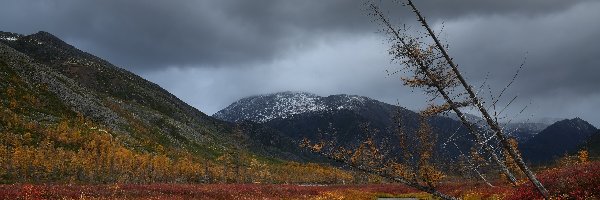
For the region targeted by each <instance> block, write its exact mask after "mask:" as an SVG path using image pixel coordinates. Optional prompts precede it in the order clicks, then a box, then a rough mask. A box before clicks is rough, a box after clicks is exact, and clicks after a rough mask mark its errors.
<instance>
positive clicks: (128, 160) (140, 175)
mask: <svg viewBox="0 0 600 200" xmlns="http://www.w3.org/2000/svg"><path fill="white" fill-rule="evenodd" d="M0 76H1V79H2V80H7V81H2V82H1V83H0V91H1V93H0V97H1V104H0V109H1V110H2V118H1V119H2V121H1V122H2V123H0V124H1V125H2V126H0V131H1V132H2V133H4V134H3V137H2V138H0V139H1V141H2V145H3V146H4V147H5V148H2V149H3V150H6V151H3V152H0V153H2V154H3V158H11V157H12V158H14V159H22V160H10V159H8V160H6V159H4V160H2V162H8V163H4V164H6V165H2V166H11V167H10V168H8V169H5V170H3V171H2V172H1V173H8V174H4V175H2V176H3V177H4V178H2V181H3V182H14V181H24V180H30V179H33V178H36V176H30V175H26V174H31V173H39V174H38V176H39V177H37V178H36V179H43V180H45V181H57V180H62V181H64V180H69V179H72V180H77V181H82V182H89V181H92V180H93V181H102V182H105V181H107V182H111V181H115V178H116V177H120V176H119V174H118V173H113V174H111V173H106V174H109V175H110V177H103V178H98V179H93V178H91V177H102V176H104V175H102V174H103V173H100V172H99V171H95V170H93V169H95V168H96V169H103V170H109V171H110V170H117V169H115V168H114V166H115V165H117V164H118V165H119V166H120V165H127V166H129V168H128V167H124V168H121V169H120V170H121V171H122V173H127V171H130V172H129V173H133V172H135V173H136V175H135V176H134V175H129V176H125V178H124V179H125V180H123V181H130V182H154V181H159V182H162V181H174V180H180V181H195V182H197V181H204V182H210V181H216V180H221V181H232V180H235V181H252V178H246V179H240V178H243V177H242V176H241V174H246V175H247V176H249V177H252V176H254V175H256V174H260V173H266V172H271V171H273V172H275V171H277V170H278V171H277V173H273V176H275V175H279V174H282V173H285V174H294V173H299V171H302V170H308V171H310V170H316V169H317V168H322V169H320V170H324V171H326V172H327V171H328V172H331V174H330V175H335V176H337V174H344V173H346V172H343V171H340V170H337V169H333V168H331V167H328V166H320V165H315V164H302V163H305V162H307V161H313V160H318V156H317V157H315V156H316V155H314V154H310V153H307V152H304V151H303V150H301V149H299V148H298V147H297V145H292V143H291V140H290V139H289V138H287V137H286V136H284V135H281V134H280V133H279V132H277V131H273V130H269V129H267V128H265V127H263V126H262V125H258V124H246V125H244V124H242V125H235V124H232V123H229V122H224V121H221V120H217V119H214V118H212V117H210V116H207V115H206V114H204V113H202V112H200V111H199V110H197V109H195V108H193V107H191V106H189V105H187V104H186V103H184V102H183V101H181V100H179V99H178V98H177V97H175V96H173V95H172V94H170V93H169V92H167V91H166V90H164V89H162V88H161V87H159V86H158V85H156V84H154V83H151V82H149V81H147V80H145V79H143V78H141V77H139V76H137V75H135V74H133V73H131V72H128V71H126V70H123V69H121V68H119V67H116V66H114V65H112V64H110V63H109V62H107V61H105V60H102V59H100V58H98V57H96V56H94V55H91V54H89V53H86V52H83V51H81V50H78V49H76V48H75V47H73V46H71V45H69V44H67V43H65V42H63V41H62V40H60V39H59V38H57V37H55V36H53V35H51V34H50V33H47V32H38V33H35V34H32V35H27V36H25V35H20V34H15V33H8V32H0ZM100 144H102V145H100ZM84 150H85V151H84ZM23 152H25V153H24V154H22V153H23ZM78 152H80V153H81V154H79V153H78ZM85 152H87V153H85ZM38 153H40V154H39V155H40V156H41V155H47V157H44V158H45V159H40V158H37V160H38V161H36V162H38V163H37V164H35V162H34V161H35V160H36V155H37V154H38ZM58 154H64V155H62V156H66V157H69V158H66V159H65V158H61V157H60V156H59V155H58ZM15 156H18V157H15ZM20 156H23V157H20ZM55 156H56V157H55ZM94 158H101V161H98V162H95V163H94V162H91V161H90V162H91V163H94V164H93V165H90V166H82V165H85V164H82V163H80V164H77V165H75V164H76V163H75V162H79V161H77V160H82V161H85V162H88V161H86V160H87V159H94ZM117 160H122V162H121V161H119V162H121V163H117ZM17 161H18V162H19V163H23V167H25V166H27V165H30V166H31V167H29V168H27V167H25V168H24V169H23V170H25V171H13V170H16V168H15V167H17V168H18V167H19V166H20V165H19V166H13V164H15V163H17ZM292 161H295V162H292ZM85 162H84V163H85ZM297 162H300V163H297ZM11 163H12V164H11ZM32 163H33V164H32ZM186 163H187V164H186ZM55 165H57V166H55ZM64 165H66V166H67V167H66V168H64V169H62V168H61V170H64V171H61V170H57V169H56V170H52V168H54V167H58V168H60V166H64ZM159 165H160V166H161V167H165V168H164V170H163V171H161V173H162V175H160V176H158V175H150V174H148V173H151V174H154V173H157V172H154V171H155V170H150V171H148V170H147V169H142V168H138V169H137V171H136V170H134V169H131V168H130V167H132V166H138V167H144V166H146V167H148V169H157V167H158V166H159ZM77 166H79V167H77ZM184 166H186V168H185V170H184V169H183V167H184ZM242 166H255V167H254V168H253V170H243V171H240V168H242ZM256 166H262V167H260V168H257V167H256ZM88 167H91V168H88ZM120 167H121V166H120ZM46 168H47V169H48V170H49V171H46V172H39V171H40V170H41V169H46ZM6 170H8V171H6ZM69 170H75V171H80V173H84V172H85V173H84V174H78V173H75V174H73V173H72V172H68V171H69ZM186 170H187V171H186ZM256 170H266V171H265V172H260V171H256ZM184 171H185V172H186V173H192V174H195V175H193V176H183V174H185V173H184ZM333 172H335V173H333ZM48 173H50V174H48ZM171 173H179V175H175V174H171ZM167 174H168V176H167ZM23 175H26V176H25V177H22V176H23ZM107 176H108V175H107ZM180 176H183V177H186V178H185V179H181V177H180ZM327 176H329V175H324V176H323V177H322V178H321V180H325V178H324V177H327ZM134 177H135V178H134ZM189 177H196V178H194V179H193V180H192V179H188V178H189ZM254 177H255V176H254ZM262 178H263V179H264V178H265V177H262ZM271 178H273V177H271ZM280 178H281V177H280ZM254 180H256V177H255V179H254ZM327 180H328V181H329V180H341V179H327ZM286 181H294V179H290V180H286Z"/></svg>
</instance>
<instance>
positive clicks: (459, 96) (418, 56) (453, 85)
mask: <svg viewBox="0 0 600 200" xmlns="http://www.w3.org/2000/svg"><path fill="white" fill-rule="evenodd" d="M404 5H405V6H408V7H409V8H410V9H411V10H412V12H413V13H414V14H415V15H416V17H417V20H418V22H419V23H420V24H421V25H422V27H423V28H424V29H425V33H424V34H423V35H419V36H412V35H410V34H409V33H408V32H407V31H406V29H401V28H397V27H396V26H394V25H392V23H391V22H390V20H389V19H388V17H387V16H386V14H384V12H383V11H382V10H381V9H380V7H379V6H378V4H376V3H375V2H371V3H369V4H368V6H369V9H370V11H371V14H372V15H373V16H374V17H375V19H376V20H377V21H378V22H380V23H381V25H382V26H383V27H384V30H385V32H386V33H387V34H388V35H389V36H390V42H391V48H390V51H389V53H390V55H391V56H392V57H393V59H394V60H396V61H397V62H399V63H400V64H402V65H403V66H404V69H405V70H407V71H409V72H411V76H409V77H403V79H402V80H403V81H404V84H405V85H407V86H409V87H415V88H421V89H423V90H424V91H425V92H426V93H427V94H430V95H431V96H432V97H433V99H436V98H441V100H442V101H443V102H444V103H442V104H441V105H435V104H432V105H431V106H430V107H429V108H427V110H426V112H427V113H426V114H427V115H437V114H440V113H444V112H449V111H450V112H454V113H456V115H457V116H458V118H459V119H460V121H461V122H462V123H463V125H464V126H465V127H466V128H467V129H468V131H469V133H470V134H471V136H472V137H473V138H474V142H475V143H476V144H477V145H479V147H480V148H482V149H483V150H484V153H485V154H486V155H489V156H490V157H491V160H492V161H493V162H495V164H496V165H497V166H498V167H499V168H500V169H501V170H502V171H503V172H504V174H505V175H506V176H507V177H509V179H510V180H511V181H512V182H515V181H516V179H515V178H514V175H513V173H512V172H511V171H510V169H509V168H508V167H507V166H506V159H504V158H503V157H501V156H500V155H498V152H496V151H495V149H496V146H494V144H493V143H491V142H490V141H499V146H497V147H498V148H501V149H502V150H504V151H506V152H508V155H509V157H510V158H511V159H512V160H514V162H515V163H516V165H517V166H518V168H519V170H520V171H522V172H523V173H524V174H525V175H526V176H527V178H528V179H529V180H530V181H531V182H532V183H533V184H534V185H535V186H536V188H537V189H538V191H539V192H540V194H541V195H542V196H543V197H544V198H546V199H548V198H549V194H548V191H547V190H546V189H545V188H544V187H543V185H542V184H541V183H540V182H539V181H538V179H537V178H536V176H535V174H534V173H533V172H532V171H531V170H530V169H529V168H528V167H527V165H526V164H525V163H524V161H523V159H522V158H521V157H520V155H519V154H518V152H517V150H516V148H515V147H513V146H511V143H510V141H509V139H508V138H507V136H506V135H505V133H504V132H503V129H502V127H501V126H500V123H499V122H498V118H497V116H494V115H491V114H490V112H489V111H488V109H489V108H488V107H487V106H486V105H484V103H483V101H482V99H481V98H480V97H478V96H477V92H476V91H475V90H474V89H473V87H472V86H471V85H469V84H468V83H467V81H466V80H465V78H464V77H463V76H462V75H461V73H460V71H459V69H458V67H457V65H456V64H455V63H454V60H453V59H452V58H451V57H450V55H449V54H448V52H447V50H446V48H447V46H445V45H443V44H442V43H441V42H440V40H439V39H438V37H437V35H436V34H435V33H434V31H433V29H432V28H431V27H430V25H429V24H428V22H427V21H426V19H425V18H424V17H423V15H422V14H421V12H420V11H419V10H418V9H417V7H416V5H415V4H414V3H413V1H412V0H407V1H406V3H405V4H404ZM426 39H430V40H431V41H426ZM503 92H504V91H503ZM503 92H501V93H500V95H502V93H503ZM496 103H497V101H493V102H492V105H491V106H495V104H496ZM465 107H474V108H475V109H476V110H477V111H478V112H479V113H480V115H481V116H482V117H483V119H484V123H485V124H486V126H477V125H476V124H474V123H472V122H470V121H469V120H467V118H466V116H465V114H464V113H463V111H462V110H461V109H462V108H465ZM488 133H489V134H488ZM492 139H493V140H492Z"/></svg>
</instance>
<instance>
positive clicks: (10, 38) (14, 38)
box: [0, 37, 19, 41]
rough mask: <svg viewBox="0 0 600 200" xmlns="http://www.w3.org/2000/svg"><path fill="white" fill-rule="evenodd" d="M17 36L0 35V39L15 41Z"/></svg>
mask: <svg viewBox="0 0 600 200" xmlns="http://www.w3.org/2000/svg"><path fill="white" fill-rule="evenodd" d="M17 39H19V38H17V37H0V40H8V41H16V40H17Z"/></svg>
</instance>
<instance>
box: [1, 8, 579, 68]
mask: <svg viewBox="0 0 600 200" xmlns="http://www.w3.org/2000/svg"><path fill="white" fill-rule="evenodd" d="M383 2H384V3H385V4H386V6H390V5H391V6H393V7H390V9H395V10H398V8H397V7H398V5H393V4H390V3H389V1H383ZM363 3H364V1H345V0H329V1H320V0H319V1H317V0H311V1H279V0H256V1H227V0H226V1H192V0H180V1H162V0H160V1H159V0H149V1H146V0H128V1H117V0H103V1H90V0H53V1H42V0H8V1H4V2H3V6H2V7H1V8H0V16H1V18H0V24H2V28H3V29H5V30H4V31H14V32H20V33H25V34H29V33H32V32H36V31H38V30H45V31H49V32H51V33H54V34H56V35H58V36H60V37H61V38H65V39H66V40H68V41H69V42H72V43H76V44H75V45H77V46H78V47H80V48H83V49H85V50H88V51H90V52H92V53H94V54H97V55H99V56H101V57H104V58H107V59H109V60H110V61H112V62H115V63H116V64H118V65H122V66H123V67H125V68H128V69H133V70H135V71H145V70H154V69H157V68H164V67H167V66H188V67H190V66H191V67H205V66H210V67H218V66H231V65H235V66H240V65H248V64H249V63H256V62H259V63H260V62H270V61H272V60H273V59H277V58H278V57H279V56H281V53H282V52H285V51H287V50H289V49H290V48H309V47H310V46H311V45H313V44H312V42H313V41H312V40H311V39H313V38H317V37H320V36H321V35H327V34H330V33H345V34H364V33H371V32H373V31H375V30H376V29H377V27H376V26H375V24H373V23H370V20H371V19H370V18H369V17H367V16H366V11H365V8H364V5H363ZM418 3H419V4H422V5H420V6H421V7H422V8H423V10H424V11H425V12H426V13H427V14H428V16H429V17H430V18H431V19H440V18H443V19H445V20H451V19H453V18H457V17H465V16H478V15H494V14H507V13H515V14H526V15H531V14H534V15H535V14H544V13H549V12H550V13H551V12H554V11H556V10H563V9H567V8H568V7H570V6H572V5H574V4H576V2H575V1H562V0H531V1H496V0H487V1H481V0H463V1H446V0H435V1H427V2H422V3H421V2H418ZM406 11H407V10H401V11H400V12H392V13H400V14H399V15H395V16H393V18H398V19H408V22H409V23H412V22H413V21H414V20H413V17H412V16H411V13H409V12H406Z"/></svg>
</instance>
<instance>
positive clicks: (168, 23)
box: [0, 0, 600, 125]
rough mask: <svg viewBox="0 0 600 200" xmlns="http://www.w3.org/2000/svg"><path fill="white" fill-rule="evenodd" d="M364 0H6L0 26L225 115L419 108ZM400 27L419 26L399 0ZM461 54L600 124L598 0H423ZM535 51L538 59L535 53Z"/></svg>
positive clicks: (553, 108) (515, 91) (537, 101)
mask: <svg viewBox="0 0 600 200" xmlns="http://www.w3.org/2000/svg"><path fill="white" fill-rule="evenodd" d="M364 2H365V1H349V0H325V1H323V0H301V1H293V0H252V1H249V0H248V1H246V0H238V1H233V0H214V1H208V0H199V1H195V0H173V1H164V0H127V1H119V0H101V1H92V0H4V1H2V2H1V3H0V4H1V5H0V30H2V31H10V32H18V33H22V34H30V33H34V32H37V31H39V30H44V31H48V32H51V33H53V34H55V35H57V36H59V37H60V38H62V39H64V40H66V41H67V42H69V43H71V44H73V45H75V46H76V47H77V48H80V49H83V50H85V51H88V52H90V53H92V54H95V55H97V56H100V57H102V58H105V59H107V60H108V61H110V62H112V63H114V64H116V65H118V66H121V67H123V68H126V69H129V70H132V71H134V72H136V73H138V74H140V75H142V76H144V77H146V78H148V79H150V80H151V81H154V82H157V83H158V84H160V85H161V86H162V87H165V88H166V89H168V90H169V91H170V92H172V93H174V94H175V95H177V96H179V97H180V98H182V99H184V100H185V101H186V102H188V103H190V104H191V105H193V106H195V107H197V108H199V109H200V110H202V111H204V112H207V113H208V114H211V113H214V112H216V111H218V110H219V109H221V108H223V107H225V106H227V105H228V104H229V103H231V102H233V101H235V100H237V99H239V98H241V97H244V96H247V95H253V94H258V93H271V92H277V91H283V90H303V91H308V92H314V93H317V94H320V95H329V94H335V93H350V94H359V95H365V96H369V97H373V98H376V99H379V100H383V101H386V102H388V103H396V102H398V103H400V104H401V105H403V106H406V107H408V108H410V109H419V108H421V107H422V106H423V105H424V103H423V101H422V99H423V96H421V95H420V94H419V93H418V92H416V93H411V92H410V89H407V88H403V87H401V86H399V85H400V83H399V81H398V78H397V77H386V75H385V74H386V73H385V70H386V69H392V68H393V67H390V66H393V65H391V64H390V63H389V57H388V55H387V54H386V49H387V46H388V44H386V43H385V38H384V35H383V34H382V33H378V32H377V30H378V29H379V28H380V27H378V25H377V24H376V23H373V22H372V18H370V17H369V16H367V11H366V10H365V7H364V5H363V3H364ZM374 2H378V3H381V4H383V7H385V8H384V10H385V11H386V13H389V16H390V19H391V20H392V21H393V22H394V23H395V24H398V25H400V24H403V23H407V24H408V25H409V26H411V27H413V28H412V29H414V30H417V29H419V28H420V27H419V26H418V25H416V21H415V18H414V16H413V14H412V13H411V12H410V10H409V9H407V8H405V7H402V6H400V5H399V4H394V3H392V2H393V1H392V0H375V1H374ZM415 3H416V4H417V6H419V7H420V8H421V10H422V12H423V14H424V15H425V16H426V17H427V19H428V20H429V21H430V22H431V24H433V25H434V27H435V29H436V30H440V29H441V26H442V25H441V22H444V26H445V28H444V31H443V32H442V34H441V37H442V39H443V40H444V41H445V42H447V43H448V44H449V45H450V47H451V48H450V53H451V54H452V56H453V57H454V58H455V59H456V61H457V62H458V63H459V65H460V68H461V70H463V71H464V73H465V74H466V75H467V77H469V80H470V81H471V82H472V83H473V85H477V84H479V83H481V82H483V81H484V78H483V77H484V76H485V74H487V73H489V74H490V76H489V79H488V80H487V82H488V83H489V84H490V85H491V88H494V92H497V90H499V89H501V88H502V87H503V86H504V85H506V84H507V82H508V81H509V80H510V79H511V78H512V75H513V73H514V72H515V71H516V69H517V68H518V66H519V64H520V63H521V62H522V60H523V58H524V57H527V62H526V65H525V68H524V69H523V70H522V72H521V73H520V75H519V79H518V80H517V82H515V84H514V85H513V87H512V88H511V89H510V91H509V93H508V94H507V95H505V96H506V98H509V99H510V98H512V96H516V95H518V96H519V99H518V102H517V103H515V104H514V106H513V107H514V108H515V109H520V108H521V107H522V106H524V105H527V104H528V103H529V102H533V104H534V106H530V107H531V108H532V110H531V111H532V113H536V114H537V115H538V116H541V117H576V116H580V117H582V118H583V119H586V120H589V121H591V122H592V123H594V124H595V125H600V116H599V115H597V114H595V113H594V112H593V111H590V110H591V109H593V108H597V107H598V104H599V103H598V102H600V90H598V89H597V88H598V87H599V86H600V81H599V79H598V78H597V74H600V58H599V57H600V56H598V55H600V48H598V46H600V45H599V43H598V42H597V37H598V36H599V35H600V23H598V22H597V19H600V14H599V12H598V10H600V2H598V1H594V0H573V1H565V0H526V1H523V0H506V1H499V0H453V1H449V0H423V1H416V2H415ZM526 52H528V53H526Z"/></svg>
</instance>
